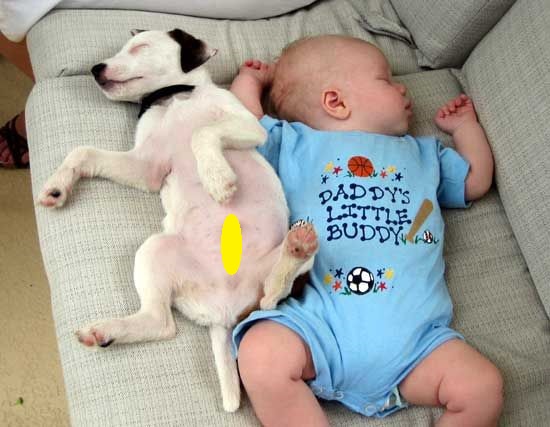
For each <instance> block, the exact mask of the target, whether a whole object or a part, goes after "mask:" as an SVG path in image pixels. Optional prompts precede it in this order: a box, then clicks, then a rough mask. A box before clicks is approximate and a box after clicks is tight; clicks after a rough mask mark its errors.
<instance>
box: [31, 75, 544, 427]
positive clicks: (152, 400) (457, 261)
mask: <svg viewBox="0 0 550 427" xmlns="http://www.w3.org/2000/svg"><path fill="white" fill-rule="evenodd" d="M401 80H402V81H403V82H404V83H405V84H406V85H407V86H408V88H409V91H410V93H411V94H412V97H413V98H414V101H415V119H414V122H413V128H412V131H413V133H416V134H433V133H437V134H438V135H439V136H441V137H443V140H444V141H445V142H446V143H449V141H450V140H449V138H448V137H445V136H444V135H443V134H441V133H439V132H436V129H435V127H434V124H433V120H432V118H433V115H434V114H435V111H436V110H437V108H438V106H439V105H440V104H442V103H443V102H445V101H446V100H448V99H449V98H450V97H452V96H455V95H456V94H457V93H459V90H460V88H459V86H458V84H457V82H456V80H455V79H454V77H453V76H452V75H451V73H450V72H448V71H435V72H426V73H421V74H413V75H408V76H403V78H402V79H401ZM137 112H138V107H137V106H134V105H130V104H124V103H113V102H110V101H108V100H107V99H105V98H104V97H103V95H102V94H101V93H100V92H99V90H98V89H97V88H96V86H95V84H94V83H93V81H92V78H91V77H84V76H75V77H64V78H60V79H52V80H43V81H41V82H38V83H37V85H36V86H35V88H34V90H33V92H32V94H31V97H30V99H29V103H28V107H27V118H28V119H27V120H28V132H29V144H30V150H31V158H32V162H31V168H32V169H31V172H32V181H33V191H34V194H35V197H36V195H37V192H38V191H39V189H40V188H41V186H42V184H43V183H44V182H45V180H46V178H47V177H48V176H49V174H51V173H52V172H53V170H54V169H55V168H56V167H57V166H58V165H59V164H60V162H61V161H62V159H63V158H64V156H65V155H66V154H67V152H68V151H69V150H70V149H71V148H73V147H75V146H77V145H94V146H98V147H101V148H104V149H111V150H128V149H129V148H130V147H131V146H132V138H133V131H134V126H135V122H136V118H137ZM36 217H37V224H38V230H39V236H40V244H41V248H42V253H43V257H44V264H45V267H46V271H47V274H48V278H49V281H50V287H51V296H52V310H53V315H54V319H55V326H56V332H57V336H58V340H59V349H60V355H61V362H62V366H63V371H64V377H65V382H66V389H67V399H68V402H69V408H70V414H71V420H72V424H73V425H75V426H87V425H90V426H92V425H98V424H99V423H101V424H102V425H105V426H129V425H136V426H137V425H147V426H161V425H182V424H185V425H200V426H203V425H204V426H217V425H223V426H254V425H258V423H257V421H256V420H255V418H254V416H253V413H252V410H251V407H250V404H249V403H248V400H247V399H244V401H243V408H242V409H241V410H239V411H238V412H237V413H235V414H226V413H224V412H223V409H222V406H221V399H220V393H219V386H218V383H217V378H216V374H215V370H214V368H213V366H214V361H213V357H212V353H211V350H210V343H209V338H208V333H207V330H206V329H205V328H202V327H199V326H196V325H194V324H193V323H191V322H189V321H187V320H185V319H184V318H183V317H182V316H181V315H179V314H176V324H177V330H178V332H177V336H176V338H175V339H173V340H170V341H165V342H155V343H144V344H135V345H126V346H114V347H110V348H108V349H106V350H102V351H97V352H90V351H88V350H86V349H85V348H83V347H82V346H81V345H80V344H79V343H78V342H77V341H76V339H75V337H74V335H73V331H75V330H76V329H77V328H79V327H80V326H82V325H83V324H86V323H88V322H90V321H93V320H95V319H98V318H103V317H110V316H123V315H127V314H130V313H132V312H134V311H136V310H137V309H138V307H139V300H138V297H137V294H136V291H135V289H134V287H133V284H132V269H133V259H134V254H135V251H136V250H137V248H138V247H139V245H140V244H141V243H142V242H143V241H144V240H145V239H146V238H147V237H148V236H149V235H150V234H152V233H155V232H158V231H159V230H160V222H161V219H162V217H163V214H162V208H161V204H160V200H159V197H158V195H155V194H147V193H143V192H140V191H138V190H134V189H129V188H125V187H121V186H118V185H116V184H113V183H111V182H109V181H105V180H95V181H90V180H84V181H81V182H80V183H79V185H78V186H77V187H76V188H75V190H74V192H73V194H72V197H71V199H70V201H69V202H68V204H67V205H66V206H65V207H64V208H62V209H60V210H56V211H49V210H46V209H44V208H42V207H37V208H36ZM445 220H446V223H447V228H446V230H447V231H446V232H447V240H446V247H445V256H446V258H447V277H448V282H449V288H450V291H451V295H452V297H453V300H454V303H455V311H456V320H455V322H454V324H455V326H456V328H457V329H458V330H459V331H460V332H462V333H463V334H464V335H465V336H466V338H467V340H468V341H469V342H470V343H471V344H472V345H474V346H475V347H477V348H478V349H480V350H481V351H482V352H483V353H484V354H486V355H487V356H488V357H489V358H490V359H491V360H493V361H494V362H495V363H496V364H497V365H498V366H499V367H500V368H501V370H502V372H503V373H504V376H505V379H506V407H505V413H504V422H505V423H506V424H509V425H519V424H525V425H540V424H541V422H542V420H545V419H548V418H549V417H550V407H549V406H548V405H547V401H546V399H545V398H544V396H547V395H549V394H550V332H549V331H548V322H547V318H546V316H545V313H544V310H543V308H542V306H541V304H540V301H539V298H538V295H537V293H536V291H535V290H534V288H533V283H532V281H531V278H530V276H529V273H528V271H527V268H526V265H525V261H524V259H523V257H522V255H521V252H520V250H519V248H518V245H517V242H516V240H515V237H514V234H513V233H512V231H511V229H510V226H509V224H508V220H507V218H506V215H505V213H504V210H503V208H502V205H501V202H500V199H499V197H498V195H497V193H496V192H495V191H492V192H491V193H490V194H489V195H488V196H487V197H485V198H484V199H483V200H481V201H479V202H477V203H474V205H473V207H472V208H470V209H468V210H452V211H451V210H449V211H445ZM323 407H324V408H325V409H326V411H327V413H328V414H329V419H330V422H331V425H334V426H352V425H367V426H377V425H379V426H381V425H384V426H390V427H391V426H394V427H397V426H411V425H414V426H429V425H432V424H433V421H434V420H435V419H436V418H437V417H438V416H439V414H440V413H441V411H440V410H438V409H429V408H420V407H417V408H411V409H408V410H405V411H401V412H399V413H397V414H395V415H392V416H391V417H389V418H387V419H385V420H383V421H380V420H376V419H366V418H364V417H362V416H360V415H357V414H354V413H352V412H350V411H348V410H346V409H345V408H344V407H342V406H340V405H338V404H334V403H323Z"/></svg>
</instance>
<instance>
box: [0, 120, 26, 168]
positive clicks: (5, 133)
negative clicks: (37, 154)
mask: <svg viewBox="0 0 550 427" xmlns="http://www.w3.org/2000/svg"><path fill="white" fill-rule="evenodd" d="M0 167H4V168H28V167H29V148H28V145H27V134H26V132H25V117H24V113H20V114H18V115H17V116H15V117H14V118H12V119H11V120H10V121H8V122H7V123H6V124H5V125H4V126H3V127H2V128H0Z"/></svg>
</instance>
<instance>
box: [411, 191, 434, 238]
mask: <svg viewBox="0 0 550 427" xmlns="http://www.w3.org/2000/svg"><path fill="white" fill-rule="evenodd" d="M433 208H434V205H433V203H432V202H431V200H428V199H424V201H423V202H422V204H421V205H420V209H418V212H417V213H416V217H415V218H414V221H413V223H412V225H411V229H410V230H409V234H407V237H406V239H407V240H408V241H409V242H411V243H413V238H414V236H415V235H416V233H417V232H418V230H419V229H420V226H421V225H422V224H424V221H426V218H428V216H429V215H430V214H431V213H432V211H433Z"/></svg>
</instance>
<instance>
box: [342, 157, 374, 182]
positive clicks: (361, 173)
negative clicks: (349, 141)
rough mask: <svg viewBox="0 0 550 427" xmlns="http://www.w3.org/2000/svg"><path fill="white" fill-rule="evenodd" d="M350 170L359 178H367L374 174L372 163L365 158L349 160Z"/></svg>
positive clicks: (351, 158)
mask: <svg viewBox="0 0 550 427" xmlns="http://www.w3.org/2000/svg"><path fill="white" fill-rule="evenodd" d="M348 169H349V170H350V172H351V173H352V174H354V175H355V176H358V177H363V178H367V177H369V176H371V175H372V173H373V172H374V166H373V164H372V162H371V161H370V160H369V159H367V158H366V157H363V156H353V157H350V159H349V160H348Z"/></svg>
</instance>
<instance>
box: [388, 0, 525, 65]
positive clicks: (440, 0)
mask: <svg viewBox="0 0 550 427" xmlns="http://www.w3.org/2000/svg"><path fill="white" fill-rule="evenodd" d="M514 1H515V0H484V1H479V0H461V1H454V0H424V1H417V2H411V1H410V0H391V3H392V5H393V7H394V8H395V10H396V11H397V14H398V15H399V17H400V18H401V21H402V22H403V24H405V27H407V29H408V30H409V31H410V32H411V34H412V36H413V38H414V41H415V42H416V45H417V46H418V49H419V50H418V52H417V53H418V62H419V64H420V65H421V66H423V67H430V68H443V67H457V66H460V65H462V64H463V63H464V60H465V59H466V58H467V57H468V54H469V53H470V52H471V50H472V49H473V48H474V46H475V45H476V44H477V43H478V42H479V41H480V40H481V39H482V38H483V36H484V35H485V34H486V33H487V32H488V31H489V30H490V29H491V28H492V27H493V25H495V23H497V22H498V20H499V19H500V18H501V17H502V15H504V13H506V11H507V10H508V9H509V8H510V6H511V5H512V4H513V3H514Z"/></svg>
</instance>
